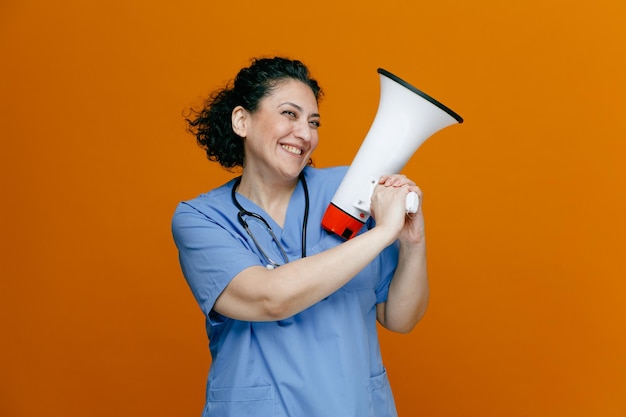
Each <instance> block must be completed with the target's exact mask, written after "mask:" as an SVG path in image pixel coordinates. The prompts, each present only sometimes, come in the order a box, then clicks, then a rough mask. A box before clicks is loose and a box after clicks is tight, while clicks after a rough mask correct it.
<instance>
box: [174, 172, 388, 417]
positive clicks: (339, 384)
mask: <svg viewBox="0 0 626 417" xmlns="http://www.w3.org/2000/svg"><path fill="white" fill-rule="evenodd" d="M346 170H347V168H346V167H336V168H326V169H315V168H311V167H307V168H305V170H304V174H305V178H306V181H307V185H308V189H309V194H310V210H309V220H308V228H307V256H312V255H315V254H317V253H320V252H322V251H324V250H327V249H329V248H331V247H333V246H337V245H339V244H341V243H342V242H343V240H342V239H341V238H339V237H337V236H335V235H333V234H331V233H328V232H326V231H325V230H323V228H322V227H321V220H322V216H323V214H324V212H325V210H326V207H327V206H328V204H329V202H330V201H331V199H332V197H333V195H334V193H335V191H336V189H337V187H338V186H339V184H340V182H341V180H342V178H343V177H344V175H345V173H346ZM233 185H234V180H232V181H230V182H228V183H226V184H224V185H223V186H221V187H219V188H216V189H215V190H212V191H210V192H208V193H206V194H202V195H200V196H199V197H197V198H195V199H193V200H190V201H186V202H182V203H180V204H179V206H178V207H177V209H176V212H175V214H174V217H173V221H172V228H173V235H174V240H175V242H176V245H177V247H178V250H179V256H180V264H181V268H182V271H183V274H184V276H185V279H186V280H187V282H188V284H189V287H190V288H191V290H192V292H193V295H194V297H195V298H196V300H197V302H198V303H199V305H200V308H201V309H202V311H203V312H204V314H205V316H206V317H207V320H206V326H207V332H208V336H209V347H210V350H211V355H212V361H211V369H210V371H209V376H208V382H207V392H206V406H205V409H204V412H203V416H219V417H225V416H236V417H254V416H267V417H275V416H281V417H287V416H289V417H324V416H328V417H389V416H396V415H397V414H396V409H395V404H394V400H393V395H392V392H391V388H390V385H389V381H388V379H387V374H386V371H385V368H384V366H383V363H382V359H381V354H380V349H379V342H378V335H377V329H376V304H377V303H380V302H383V301H385V300H386V298H387V292H388V288H389V282H390V280H391V277H392V275H393V273H394V271H395V268H396V264H397V260H398V248H397V245H391V246H389V247H388V248H386V249H385V250H384V251H383V252H382V253H381V254H380V255H379V256H378V257H377V258H376V259H375V260H374V261H373V262H371V263H370V264H369V265H368V266H367V267H366V268H365V269H364V270H363V271H361V272H360V273H359V274H358V275H357V276H356V277H354V278H353V279H352V280H351V281H349V282H348V283H347V284H346V285H344V286H343V287H342V288H340V289H339V290H337V291H336V292H335V293H333V294H331V295H330V296H328V297H327V298H325V299H324V300H322V301H320V302H318V303H317V304H315V305H313V306H311V307H309V308H307V309H306V310H304V311H302V312H300V313H298V314H296V315H294V316H292V317H289V318H287V319H285V320H279V321H271V322H247V321H240V320H234V319H231V318H228V317H224V316H222V315H220V314H219V313H217V312H215V311H214V310H213V305H214V303H215V300H216V299H217V297H218V296H219V295H220V293H221V292H222V291H223V290H224V288H226V286H227V285H228V283H229V282H230V280H231V279H232V278H233V277H234V276H236V275H237V274H238V273H239V272H241V271H242V270H244V269H246V268H249V267H251V266H258V265H263V266H265V265H266V263H267V262H266V261H265V259H264V258H263V256H262V255H261V254H260V253H259V251H258V249H257V248H256V246H255V244H254V242H253V241H252V239H251V238H250V237H249V236H248V234H247V233H246V231H245V229H244V228H243V227H242V226H241V225H240V224H239V222H238V220H237V213H238V209H237V208H236V207H235V205H234V204H233V202H232V200H231V190H232V187H233ZM237 200H238V201H239V203H240V204H241V205H242V206H243V207H244V208H245V209H246V210H248V211H252V212H255V213H258V214H260V215H261V216H263V217H264V218H265V219H266V220H267V221H268V222H269V224H270V225H271V227H272V229H273V231H274V233H275V234H276V237H277V238H278V239H279V240H280V242H281V244H282V245H283V247H284V248H285V250H286V252H287V255H288V257H289V259H290V260H295V259H298V258H300V257H301V236H302V222H303V219H304V202H305V198H304V190H303V187H302V184H301V182H299V183H298V186H297V187H296V189H295V191H294V193H293V195H292V197H291V201H290V202H289V206H288V209H287V216H286V219H285V223H284V227H283V228H281V227H280V226H279V225H278V224H276V223H275V222H274V221H273V220H272V218H271V217H270V216H269V215H268V214H267V213H266V212H265V211H263V209H262V208H260V207H259V206H257V205H256V204H254V203H253V202H252V201H250V200H248V199H246V198H245V197H244V196H242V195H240V194H238V195H237ZM247 220H248V221H249V223H250V227H251V228H252V229H253V233H254V236H255V237H256V239H257V240H258V241H259V242H260V244H261V246H262V247H263V249H264V250H265V251H266V252H268V253H269V255H270V257H271V258H272V259H274V260H276V261H280V263H282V257H281V255H280V252H279V251H278V250H277V248H276V245H275V244H273V242H272V239H271V236H270V234H269V233H268V232H267V229H266V228H265V227H261V225H260V224H259V223H258V222H255V221H253V219H252V220H251V219H250V218H247Z"/></svg>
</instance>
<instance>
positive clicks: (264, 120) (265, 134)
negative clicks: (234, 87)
mask: <svg viewBox="0 0 626 417" xmlns="http://www.w3.org/2000/svg"><path fill="white" fill-rule="evenodd" d="M236 111H237V109H235V111H234V112H233V126H235V124H236V123H237V122H236V121H235V118H236V116H235V112H236ZM240 114H241V115H242V117H243V119H242V120H244V124H243V125H240V126H243V131H241V133H240V132H237V129H235V131H236V132H237V133H238V134H239V135H240V136H242V137H244V138H245V145H244V146H245V155H246V157H245V164H244V169H245V170H246V171H248V172H250V171H253V172H255V173H256V174H258V175H262V176H263V178H267V179H268V180H269V179H270V176H271V175H276V174H278V175H279V176H281V177H284V178H285V179H294V178H296V177H297V176H298V174H299V173H300V172H301V171H302V169H304V167H305V166H306V164H307V162H308V161H309V159H310V157H311V154H312V153H313V151H314V150H315V148H316V147H317V144H318V136H317V133H318V132H317V129H318V127H319V126H320V115H319V112H318V107H317V100H316V99H315V95H314V94H313V91H312V90H311V88H310V87H309V86H308V85H306V84H305V83H303V82H301V81H298V80H294V79H288V80H285V81H281V82H280V83H279V84H278V85H276V87H275V88H274V89H273V90H272V91H271V93H270V94H269V95H267V96H265V97H264V98H263V99H262V100H261V101H260V102H259V106H258V108H257V111H255V112H254V113H248V112H247V111H245V110H243V112H242V113H240ZM240 121H241V120H240Z"/></svg>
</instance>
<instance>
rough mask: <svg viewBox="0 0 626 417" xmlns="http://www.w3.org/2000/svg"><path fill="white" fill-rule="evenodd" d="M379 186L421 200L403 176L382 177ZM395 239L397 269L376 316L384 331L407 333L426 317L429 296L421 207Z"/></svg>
mask: <svg viewBox="0 0 626 417" xmlns="http://www.w3.org/2000/svg"><path fill="white" fill-rule="evenodd" d="M381 182H384V183H385V184H386V185H387V187H400V188H402V187H408V189H409V190H410V191H414V192H416V193H418V195H419V196H420V201H421V200H422V192H421V191H420V189H419V188H418V187H416V186H415V183H413V182H412V181H410V180H408V179H407V178H406V177H404V176H399V175H395V176H390V177H383V178H381ZM398 239H399V242H400V254H399V257H398V266H397V268H396V272H395V274H394V276H393V278H392V280H391V283H390V285H389V293H388V296H387V301H386V302H384V303H380V304H378V305H377V306H376V315H377V318H378V321H379V322H380V323H381V325H382V326H383V327H385V328H386V329H389V330H391V331H395V332H400V333H408V332H410V331H411V330H412V329H413V327H415V325H416V324H417V323H418V322H419V321H420V319H421V318H422V317H423V316H424V313H426V308H427V306H428V298H429V294H430V289H429V285H428V270H427V266H426V239H425V236H424V216H423V213H422V205H421V204H420V207H419V209H418V211H417V213H415V214H414V215H408V216H407V218H406V221H405V224H404V228H403V229H402V232H401V233H400V235H399V237H398Z"/></svg>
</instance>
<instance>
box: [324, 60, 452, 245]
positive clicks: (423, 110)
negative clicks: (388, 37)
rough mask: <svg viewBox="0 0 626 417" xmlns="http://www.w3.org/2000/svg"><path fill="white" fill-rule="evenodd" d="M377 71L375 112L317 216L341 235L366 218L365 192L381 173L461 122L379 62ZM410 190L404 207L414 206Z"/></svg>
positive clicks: (397, 167) (396, 169) (368, 192)
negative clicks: (340, 179) (338, 180)
mask: <svg viewBox="0 0 626 417" xmlns="http://www.w3.org/2000/svg"><path fill="white" fill-rule="evenodd" d="M378 74H379V76H380V101H379V103H378V110H377V112H376V116H375V117H374V121H373V122H372V126H371V127H370V130H369V131H368V133H367V135H366V136H365V139H364V140H363V143H362V144H361V147H360V148H359V150H358V152H357V154H356V156H355V157H354V160H353V161H352V163H351V164H350V167H349V168H348V171H347V172H346V176H345V177H344V179H343V180H342V182H341V184H340V185H339V188H338V189H337V191H336V192H335V195H334V197H333V199H332V200H331V202H330V204H329V206H328V208H327V209H326V212H325V213H324V217H323V219H322V226H323V227H324V229H326V230H328V231H329V232H332V233H335V234H337V235H339V236H342V237H343V238H345V239H350V238H352V237H354V236H355V235H356V234H357V233H358V232H359V230H361V227H362V226H363V225H364V224H365V222H366V221H367V219H369V217H370V215H371V213H370V198H371V194H372V191H373V189H374V186H375V185H376V183H377V182H378V179H379V178H380V177H381V176H382V175H384V174H397V173H399V172H400V171H401V170H402V168H404V166H405V165H406V163H407V162H408V160H409V159H410V158H411V156H413V154H414V153H415V151H417V148H419V147H420V145H421V144H422V143H424V141H426V139H428V138H429V137H430V136H432V135H433V134H435V133H436V132H438V131H439V130H441V129H443V128H445V127H448V126H450V125H452V124H455V123H463V119H462V118H461V116H459V115H458V114H456V113H455V112H453V111H452V110H450V109H449V108H448V107H446V106H444V105H443V104H441V103H440V102H438V101H437V100H435V99H433V98H432V97H430V96H429V95H427V94H425V93H423V92H422V91H420V90H418V89H417V88H415V87H413V86H412V85H410V84H409V83H407V82H405V81H404V80H402V79H400V78H398V77H397V76H395V75H393V74H391V73H390V72H388V71H385V70H384V69H382V68H379V69H378ZM413 194H414V193H413ZM416 196H417V195H410V197H409V198H410V200H411V201H407V210H408V211H413V210H416V209H417V207H416V201H415V198H416ZM408 206H412V208H409V207H408Z"/></svg>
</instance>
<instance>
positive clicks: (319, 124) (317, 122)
mask: <svg viewBox="0 0 626 417" xmlns="http://www.w3.org/2000/svg"><path fill="white" fill-rule="evenodd" d="M309 123H310V124H311V126H313V127H314V128H315V129H317V128H319V127H320V126H321V125H322V124H321V123H320V121H319V120H311V121H310V122H309Z"/></svg>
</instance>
